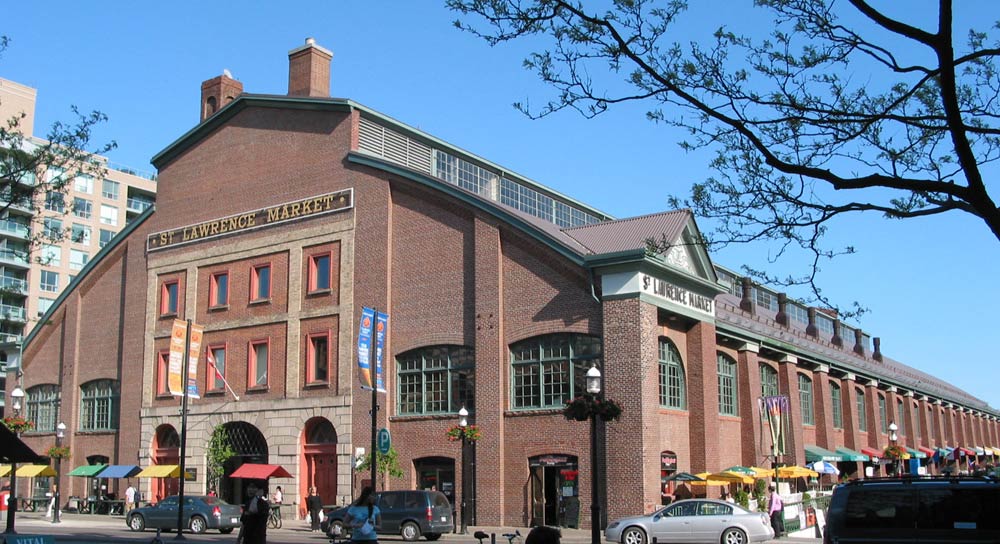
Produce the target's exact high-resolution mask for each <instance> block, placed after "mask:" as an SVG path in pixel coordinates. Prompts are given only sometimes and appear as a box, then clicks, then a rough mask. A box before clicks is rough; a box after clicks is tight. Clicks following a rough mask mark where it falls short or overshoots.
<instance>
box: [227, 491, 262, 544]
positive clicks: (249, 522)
mask: <svg viewBox="0 0 1000 544" xmlns="http://www.w3.org/2000/svg"><path fill="white" fill-rule="evenodd" d="M247 497H248V498H247V502H246V503H244V504H243V515H242V516H240V522H242V524H243V525H242V527H240V534H239V537H237V539H236V540H237V542H238V543H240V544H266V543H267V515H268V513H270V508H271V507H270V506H268V504H267V501H265V500H264V490H263V489H261V488H259V487H257V485H256V484H250V485H249V486H247Z"/></svg>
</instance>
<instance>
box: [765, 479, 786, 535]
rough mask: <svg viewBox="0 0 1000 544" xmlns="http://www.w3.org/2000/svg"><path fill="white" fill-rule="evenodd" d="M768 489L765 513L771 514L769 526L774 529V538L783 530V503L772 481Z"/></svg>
mask: <svg viewBox="0 0 1000 544" xmlns="http://www.w3.org/2000/svg"><path fill="white" fill-rule="evenodd" d="M768 489H770V495H769V496H768V499H767V513H768V515H769V516H771V528H772V529H774V538H779V537H781V534H782V533H784V532H785V520H784V508H785V503H784V501H782V500H781V495H778V489H777V487H775V485H774V482H771V485H770V486H769V487H768Z"/></svg>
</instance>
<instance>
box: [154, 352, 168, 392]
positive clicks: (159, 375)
mask: <svg viewBox="0 0 1000 544" xmlns="http://www.w3.org/2000/svg"><path fill="white" fill-rule="evenodd" d="M169 375H170V352H169V351H161V352H159V353H157V354H156V394H157V396H160V395H169V394H170V386H169V385H167V380H168V379H169Z"/></svg>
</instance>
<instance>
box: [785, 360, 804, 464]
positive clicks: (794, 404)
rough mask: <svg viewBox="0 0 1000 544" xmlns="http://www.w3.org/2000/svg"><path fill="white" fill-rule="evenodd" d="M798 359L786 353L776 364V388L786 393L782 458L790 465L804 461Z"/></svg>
mask: <svg viewBox="0 0 1000 544" xmlns="http://www.w3.org/2000/svg"><path fill="white" fill-rule="evenodd" d="M798 370H799V367H798V359H797V358H795V357H793V356H791V355H786V356H785V358H784V360H782V361H781V364H779V365H778V390H779V391H785V392H786V394H787V395H788V418H789V419H788V427H787V431H788V433H787V434H786V438H785V456H784V458H783V459H782V460H783V461H784V462H785V463H787V464H790V465H802V464H804V463H805V462H806V457H805V455H806V452H805V450H804V449H803V447H802V446H803V437H802V403H801V402H800V401H799V377H798V375H799V372H798Z"/></svg>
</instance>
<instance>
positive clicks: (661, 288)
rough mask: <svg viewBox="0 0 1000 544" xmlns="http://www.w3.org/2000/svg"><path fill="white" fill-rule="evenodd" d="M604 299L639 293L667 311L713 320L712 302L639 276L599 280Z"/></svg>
mask: <svg viewBox="0 0 1000 544" xmlns="http://www.w3.org/2000/svg"><path fill="white" fill-rule="evenodd" d="M601 288H602V290H603V293H604V296H609V295H610V296H614V295H631V294H636V293H641V294H643V295H646V296H648V297H649V299H650V300H654V301H658V305H659V306H661V307H663V308H666V309H681V310H684V311H686V312H687V313H689V314H693V315H697V316H704V317H705V318H708V319H714V318H715V299H714V298H712V297H708V296H705V295H700V294H698V293H695V292H694V291H691V290H689V289H685V288H683V287H680V286H679V285H676V284H673V283H670V282H668V281H665V280H662V279H660V278H657V277H654V276H650V275H649V274H643V273H641V272H638V271H635V272H618V273H614V274H605V275H603V276H601Z"/></svg>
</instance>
